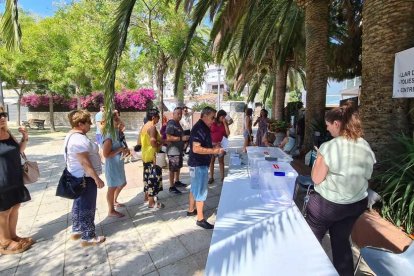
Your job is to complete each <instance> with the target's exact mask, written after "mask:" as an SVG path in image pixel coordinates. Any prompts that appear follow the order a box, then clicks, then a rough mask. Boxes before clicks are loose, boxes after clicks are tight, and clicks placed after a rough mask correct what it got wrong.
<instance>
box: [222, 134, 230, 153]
mask: <svg viewBox="0 0 414 276" xmlns="http://www.w3.org/2000/svg"><path fill="white" fill-rule="evenodd" d="M221 147H222V148H223V149H224V150H225V151H227V149H228V147H229V139H227V138H226V137H224V136H223V139H221Z"/></svg>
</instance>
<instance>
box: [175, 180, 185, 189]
mask: <svg viewBox="0 0 414 276" xmlns="http://www.w3.org/2000/svg"><path fill="white" fill-rule="evenodd" d="M174 186H175V187H184V188H185V187H187V184H184V183H183V182H181V181H180V180H178V181H175V183H174Z"/></svg>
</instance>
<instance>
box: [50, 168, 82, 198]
mask: <svg viewBox="0 0 414 276" xmlns="http://www.w3.org/2000/svg"><path fill="white" fill-rule="evenodd" d="M85 188H86V180H85V177H74V176H73V175H72V174H71V173H70V172H69V171H68V170H67V168H65V169H64V170H63V173H62V175H61V176H60V179H59V183H58V186H57V189H56V195H57V196H60V197H63V198H68V199H76V198H78V197H80V196H81V195H82V193H83V192H84V190H85Z"/></svg>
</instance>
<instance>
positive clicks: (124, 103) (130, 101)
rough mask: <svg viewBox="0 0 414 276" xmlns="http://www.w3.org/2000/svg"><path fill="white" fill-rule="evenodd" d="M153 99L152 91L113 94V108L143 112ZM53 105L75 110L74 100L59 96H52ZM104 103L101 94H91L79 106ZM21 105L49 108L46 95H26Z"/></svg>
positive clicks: (92, 106) (86, 106)
mask: <svg viewBox="0 0 414 276" xmlns="http://www.w3.org/2000/svg"><path fill="white" fill-rule="evenodd" d="M154 99H155V93H154V90H153V89H149V88H141V89H138V90H123V91H121V92H118V93H116V94H115V101H114V102H115V108H117V109H120V110H125V109H130V110H145V109H146V108H147V106H148V103H149V102H151V101H152V100H154ZM53 102H54V104H55V105H60V106H63V107H66V108H69V109H74V108H76V105H77V99H76V98H64V97H63V96H60V95H54V96H53ZM103 102H104V98H103V93H102V92H93V93H91V94H90V95H88V96H85V97H81V106H82V107H83V108H88V109H96V108H98V107H99V105H100V104H102V103H103ZM21 104H22V105H23V106H27V107H33V108H39V107H48V106H49V96H48V95H36V94H32V95H26V96H23V97H22V100H21Z"/></svg>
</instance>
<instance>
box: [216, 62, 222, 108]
mask: <svg viewBox="0 0 414 276" xmlns="http://www.w3.org/2000/svg"><path fill="white" fill-rule="evenodd" d="M220 74H221V68H220V66H219V67H218V69H217V76H218V86H217V110H220Z"/></svg>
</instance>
